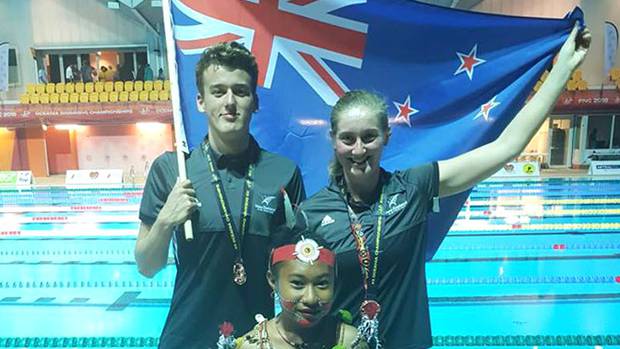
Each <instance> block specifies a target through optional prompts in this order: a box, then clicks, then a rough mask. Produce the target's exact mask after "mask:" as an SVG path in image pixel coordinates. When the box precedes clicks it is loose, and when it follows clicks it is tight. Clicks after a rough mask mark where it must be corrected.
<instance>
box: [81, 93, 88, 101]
mask: <svg viewBox="0 0 620 349" xmlns="http://www.w3.org/2000/svg"><path fill="white" fill-rule="evenodd" d="M80 103H88V93H86V92H82V93H80Z"/></svg>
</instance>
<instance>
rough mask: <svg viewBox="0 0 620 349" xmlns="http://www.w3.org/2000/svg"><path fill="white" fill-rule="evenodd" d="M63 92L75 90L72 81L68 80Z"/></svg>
mask: <svg viewBox="0 0 620 349" xmlns="http://www.w3.org/2000/svg"><path fill="white" fill-rule="evenodd" d="M65 92H67V93H73V92H76V91H75V84H74V83H72V82H68V83H66V84H65Z"/></svg>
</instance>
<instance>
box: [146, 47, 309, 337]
mask: <svg viewBox="0 0 620 349" xmlns="http://www.w3.org/2000/svg"><path fill="white" fill-rule="evenodd" d="M257 76H258V68H257V65H256V61H255V59H254V57H253V56H252V55H251V53H250V52H249V51H248V50H247V49H246V48H244V47H243V46H242V45H240V44H238V43H234V42H233V43H226V44H219V45H216V46H214V47H212V48H210V49H209V50H208V51H206V52H205V53H204V54H203V56H202V58H201V59H200V61H199V62H198V64H197V66H196V83H197V87H198V96H197V98H196V103H197V106H198V110H200V111H201V112H203V113H204V114H205V115H206V117H207V120H208V125H209V134H208V136H207V137H206V138H205V141H204V142H203V143H202V145H201V146H200V147H197V148H196V149H195V150H194V151H192V152H191V154H190V155H189V156H188V157H187V159H186V166H187V175H188V178H189V180H186V181H180V182H177V176H178V168H177V162H176V158H175V154H174V153H171V152H168V153H165V154H163V155H161V156H160V157H158V158H157V159H156V160H155V161H154V162H153V166H152V168H151V171H150V172H149V176H148V179H147V182H146V185H145V187H144V195H143V198H142V204H141V207H140V220H141V221H142V224H141V226H140V233H139V236H138V240H137V243H136V252H135V254H136V261H137V264H138V268H139V270H140V272H141V273H142V274H143V275H146V276H149V277H152V276H153V275H155V274H156V273H157V272H158V271H159V270H160V269H162V268H163V267H165V265H166V263H167V258H168V249H169V245H170V241H171V240H172V242H173V246H174V249H175V261H176V265H177V276H176V282H175V288H174V294H173V296H172V304H171V306H170V312H169V314H168V318H167V320H166V325H165V327H164V330H163V333H162V336H161V340H160V348H209V347H212V346H214V344H215V343H216V341H217V338H218V332H217V327H218V326H217V325H219V324H221V323H223V322H224V321H229V322H231V323H233V324H235V326H236V329H237V331H238V333H244V332H246V331H248V330H250V329H251V328H252V327H253V326H254V324H255V320H254V315H255V314H257V313H260V314H263V315H265V316H272V315H273V309H274V306H273V299H272V298H271V296H270V293H271V288H270V287H269V285H268V283H267V280H266V279H265V273H266V272H267V262H268V260H269V245H270V240H271V234H272V232H274V231H275V228H276V227H278V226H280V225H281V224H283V223H284V221H285V218H284V208H283V207H284V194H283V193H282V190H281V189H284V190H285V191H286V193H288V196H289V197H290V200H291V202H292V203H293V204H296V203H299V202H300V201H301V200H303V199H304V196H305V194H304V188H303V182H302V178H301V174H300V171H299V169H298V168H297V167H296V166H295V165H294V164H293V162H291V161H290V160H287V159H285V158H283V157H280V156H278V155H275V154H272V153H269V152H266V151H264V150H262V149H260V147H259V146H258V144H257V143H256V141H255V140H254V138H253V137H252V136H251V135H250V134H249V124H250V119H251V116H252V113H254V112H255V111H256V110H257V108H258V98H257V95H256V84H257ZM188 218H191V220H192V224H193V228H194V235H195V237H194V240H193V241H186V240H185V238H184V233H183V229H182V224H183V222H185V221H186V220H187V219H188Z"/></svg>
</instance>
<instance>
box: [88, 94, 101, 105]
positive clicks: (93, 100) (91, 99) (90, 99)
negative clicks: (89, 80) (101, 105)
mask: <svg viewBox="0 0 620 349" xmlns="http://www.w3.org/2000/svg"><path fill="white" fill-rule="evenodd" d="M88 102H90V103H97V102H99V92H91V93H89V94H88Z"/></svg>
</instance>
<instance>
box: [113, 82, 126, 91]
mask: <svg viewBox="0 0 620 349" xmlns="http://www.w3.org/2000/svg"><path fill="white" fill-rule="evenodd" d="M123 85H124V83H123V82H122V81H117V82H115V83H114V91H115V92H121V91H122V90H123Z"/></svg>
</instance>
